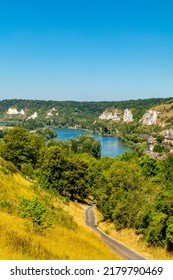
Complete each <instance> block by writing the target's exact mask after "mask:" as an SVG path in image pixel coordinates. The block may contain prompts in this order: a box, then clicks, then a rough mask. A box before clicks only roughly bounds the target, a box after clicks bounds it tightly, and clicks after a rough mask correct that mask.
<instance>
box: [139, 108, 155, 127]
mask: <svg viewBox="0 0 173 280" xmlns="http://www.w3.org/2000/svg"><path fill="white" fill-rule="evenodd" d="M157 119H158V112H157V111H154V110H149V111H147V112H146V113H145V114H144V115H143V117H142V119H141V122H142V124H144V125H153V124H157Z"/></svg>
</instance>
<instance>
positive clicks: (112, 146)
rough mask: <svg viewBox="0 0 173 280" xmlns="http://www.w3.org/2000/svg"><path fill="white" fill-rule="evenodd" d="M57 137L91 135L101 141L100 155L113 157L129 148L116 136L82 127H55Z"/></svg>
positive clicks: (66, 137) (62, 138) (64, 138)
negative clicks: (89, 130) (102, 134)
mask: <svg viewBox="0 0 173 280" xmlns="http://www.w3.org/2000/svg"><path fill="white" fill-rule="evenodd" d="M55 131H56V133H57V135H58V136H57V139H61V140H66V139H68V138H71V137H76V136H78V135H79V134H81V133H86V134H89V135H92V136H93V137H94V138H95V139H96V140H99V141H100V143H101V147H102V149H101V155H102V156H110V157H115V156H118V155H121V154H123V153H124V152H125V151H127V150H130V148H129V147H127V146H125V145H124V144H123V143H122V142H121V141H120V140H119V139H118V138H116V137H112V136H101V135H97V134H94V133H90V132H87V131H84V130H82V129H55Z"/></svg>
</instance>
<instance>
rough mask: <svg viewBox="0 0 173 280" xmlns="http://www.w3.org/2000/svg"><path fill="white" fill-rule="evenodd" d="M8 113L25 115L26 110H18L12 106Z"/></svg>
mask: <svg viewBox="0 0 173 280" xmlns="http://www.w3.org/2000/svg"><path fill="white" fill-rule="evenodd" d="M7 114H8V115H23V116H24V115H25V112H24V110H23V109H22V110H20V111H18V110H17V109H16V108H12V107H11V108H9V109H8V111H7Z"/></svg>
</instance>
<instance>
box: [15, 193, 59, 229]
mask: <svg viewBox="0 0 173 280" xmlns="http://www.w3.org/2000/svg"><path fill="white" fill-rule="evenodd" d="M19 214H20V216H21V217H22V218H29V219H30V221H31V223H32V227H33V229H36V230H39V231H41V232H42V231H44V230H45V229H47V228H49V227H51V226H52V224H53V219H54V212H53V210H52V209H50V208H49V207H48V206H47V205H45V204H44V203H43V202H41V201H40V200H38V199H37V198H34V199H32V200H29V199H25V198H23V199H21V201H20V205H19Z"/></svg>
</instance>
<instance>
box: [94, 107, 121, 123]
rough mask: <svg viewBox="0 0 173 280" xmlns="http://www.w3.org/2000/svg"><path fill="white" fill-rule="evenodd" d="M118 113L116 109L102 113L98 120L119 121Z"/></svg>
mask: <svg viewBox="0 0 173 280" xmlns="http://www.w3.org/2000/svg"><path fill="white" fill-rule="evenodd" d="M119 115H120V113H119V112H118V110H117V109H114V110H111V111H108V110H106V111H104V112H103V113H102V114H101V115H100V117H99V120H113V121H120V117H119Z"/></svg>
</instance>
